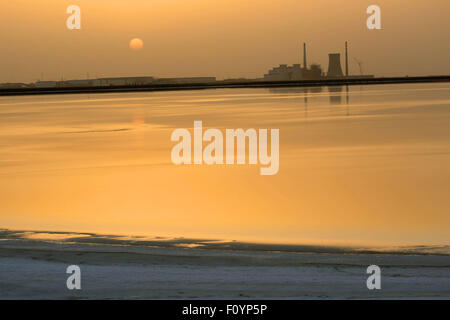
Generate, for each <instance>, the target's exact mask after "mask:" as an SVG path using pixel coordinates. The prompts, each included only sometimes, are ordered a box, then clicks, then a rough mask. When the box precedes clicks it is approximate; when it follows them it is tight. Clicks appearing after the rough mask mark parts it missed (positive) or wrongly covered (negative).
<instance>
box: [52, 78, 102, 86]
mask: <svg viewBox="0 0 450 320" xmlns="http://www.w3.org/2000/svg"><path fill="white" fill-rule="evenodd" d="M93 85H94V80H89V79H85V80H65V81H60V82H58V86H59V87H91V86H93Z"/></svg>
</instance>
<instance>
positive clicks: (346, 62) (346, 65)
mask: <svg viewBox="0 0 450 320" xmlns="http://www.w3.org/2000/svg"><path fill="white" fill-rule="evenodd" d="M345 76H346V77H348V46H347V41H345Z"/></svg>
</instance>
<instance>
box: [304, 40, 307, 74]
mask: <svg viewBox="0 0 450 320" xmlns="http://www.w3.org/2000/svg"><path fill="white" fill-rule="evenodd" d="M307 67H308V66H307V65H306V43H303V68H305V69H306V68H307Z"/></svg>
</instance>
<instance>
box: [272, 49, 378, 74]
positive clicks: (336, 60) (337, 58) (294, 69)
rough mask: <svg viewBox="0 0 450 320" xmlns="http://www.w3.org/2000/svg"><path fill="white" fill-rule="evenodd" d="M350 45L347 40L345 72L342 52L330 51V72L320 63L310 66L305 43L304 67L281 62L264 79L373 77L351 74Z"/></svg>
mask: <svg viewBox="0 0 450 320" xmlns="http://www.w3.org/2000/svg"><path fill="white" fill-rule="evenodd" d="M348 67H349V66H348V45H347V42H345V74H344V72H343V71H342V66H341V54H340V53H330V54H329V55H328V72H327V73H326V74H325V73H323V72H322V69H321V67H320V65H318V64H312V65H311V67H310V68H308V64H307V59H306V44H303V67H301V66H300V64H294V65H292V66H288V65H286V64H280V65H279V66H278V67H275V68H272V69H271V70H269V71H268V73H267V74H265V75H264V81H298V80H300V81H301V80H320V79H362V78H373V77H374V76H373V75H364V74H362V71H361V75H349V71H348Z"/></svg>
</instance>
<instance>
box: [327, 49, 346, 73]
mask: <svg viewBox="0 0 450 320" xmlns="http://www.w3.org/2000/svg"><path fill="white" fill-rule="evenodd" d="M328 57H329V62H328V74H327V76H328V77H331V78H339V77H343V76H344V74H343V73H342V67H341V54H340V53H330V54H329V55H328Z"/></svg>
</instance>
